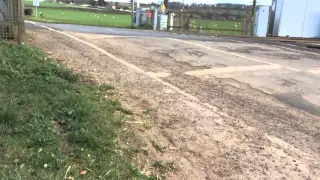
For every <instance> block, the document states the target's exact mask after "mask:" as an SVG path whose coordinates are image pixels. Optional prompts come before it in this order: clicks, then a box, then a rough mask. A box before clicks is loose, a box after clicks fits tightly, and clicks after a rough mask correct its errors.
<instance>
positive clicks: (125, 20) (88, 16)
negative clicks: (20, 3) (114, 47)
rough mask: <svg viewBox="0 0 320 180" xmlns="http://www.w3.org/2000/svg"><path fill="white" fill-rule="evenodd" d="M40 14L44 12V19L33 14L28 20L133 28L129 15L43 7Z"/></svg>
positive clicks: (39, 10)
mask: <svg viewBox="0 0 320 180" xmlns="http://www.w3.org/2000/svg"><path fill="white" fill-rule="evenodd" d="M34 11H35V10H34ZM38 12H39V13H40V12H42V17H39V16H38V18H36V14H35V13H33V14H32V16H27V17H26V19H28V20H32V21H41V22H51V23H68V24H80V25H90V26H112V27H121V28H130V27H131V15H129V14H128V15H127V14H104V13H95V12H85V11H80V10H72V9H50V8H41V7H40V8H38Z"/></svg>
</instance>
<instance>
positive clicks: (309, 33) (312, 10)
mask: <svg viewBox="0 0 320 180" xmlns="http://www.w3.org/2000/svg"><path fill="white" fill-rule="evenodd" d="M302 36H303V37H307V38H314V37H320V0H308V1H307V7H306V14H305V21H304V27H303V35H302Z"/></svg>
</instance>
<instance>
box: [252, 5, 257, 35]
mask: <svg viewBox="0 0 320 180" xmlns="http://www.w3.org/2000/svg"><path fill="white" fill-rule="evenodd" d="M256 9H257V0H253V5H252V20H251V36H253V34H254V32H253V31H254V18H255V15H256Z"/></svg>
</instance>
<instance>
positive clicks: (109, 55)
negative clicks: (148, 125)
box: [26, 21, 226, 116]
mask: <svg viewBox="0 0 320 180" xmlns="http://www.w3.org/2000/svg"><path fill="white" fill-rule="evenodd" d="M26 22H28V23H30V24H33V25H36V26H39V27H42V28H44V29H48V30H50V31H53V32H56V33H59V34H62V35H65V36H67V37H69V38H71V39H74V40H76V41H78V42H80V43H83V44H85V45H87V46H89V47H91V48H93V49H95V50H97V51H99V52H100V53H102V54H104V55H106V56H108V57H109V58H111V59H113V60H115V61H117V62H119V63H121V64H123V65H124V66H127V67H128V68H130V69H132V70H134V71H136V72H138V73H140V74H143V75H145V76H148V77H150V78H151V79H153V80H155V81H157V82H159V83H161V84H162V85H164V86H167V87H169V88H171V89H172V90H174V91H175V92H177V93H179V94H181V95H183V96H185V97H187V98H189V99H190V100H193V101H196V102H198V103H199V104H201V105H203V106H204V107H206V108H208V109H210V110H212V111H213V112H217V111H218V108H217V107H215V106H213V105H210V104H208V103H203V102H201V101H200V100H199V99H198V98H197V97H195V96H193V95H191V94H189V93H187V92H185V91H183V90H181V89H179V88H178V87H176V86H174V85H172V84H170V83H168V82H165V81H163V80H162V79H160V78H158V77H155V76H153V75H151V74H148V72H146V71H144V70H143V69H141V68H139V67H137V66H135V65H133V64H130V63H128V62H127V61H125V60H123V59H120V58H118V57H116V56H114V55H113V54H111V53H109V52H107V51H105V50H104V49H101V48H99V47H98V46H96V45H94V44H91V43H89V42H86V41H84V40H81V39H79V38H77V37H75V36H72V35H70V34H67V33H65V32H62V31H58V30H55V29H52V28H49V27H47V26H44V25H40V24H37V23H35V22H32V21H26ZM219 114H224V113H219ZM224 116H226V115H225V114H224Z"/></svg>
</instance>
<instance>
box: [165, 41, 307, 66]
mask: <svg viewBox="0 0 320 180" xmlns="http://www.w3.org/2000/svg"><path fill="white" fill-rule="evenodd" d="M167 39H171V40H173V41H179V42H183V43H186V44H191V45H194V46H198V47H202V48H205V49H209V50H212V51H216V52H220V53H224V54H228V55H231V56H236V57H239V58H242V59H247V60H250V61H255V62H260V63H264V64H269V65H275V66H280V67H282V68H284V69H289V70H291V71H296V72H299V71H301V70H299V69H296V68H291V67H287V66H282V65H280V64H276V63H271V62H267V61H262V60H259V59H254V58H250V57H247V56H244V55H240V54H237V53H231V52H228V51H223V50H220V49H215V48H212V47H208V46H204V45H201V44H197V43H193V42H188V41H184V40H180V39H173V38H167Z"/></svg>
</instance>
